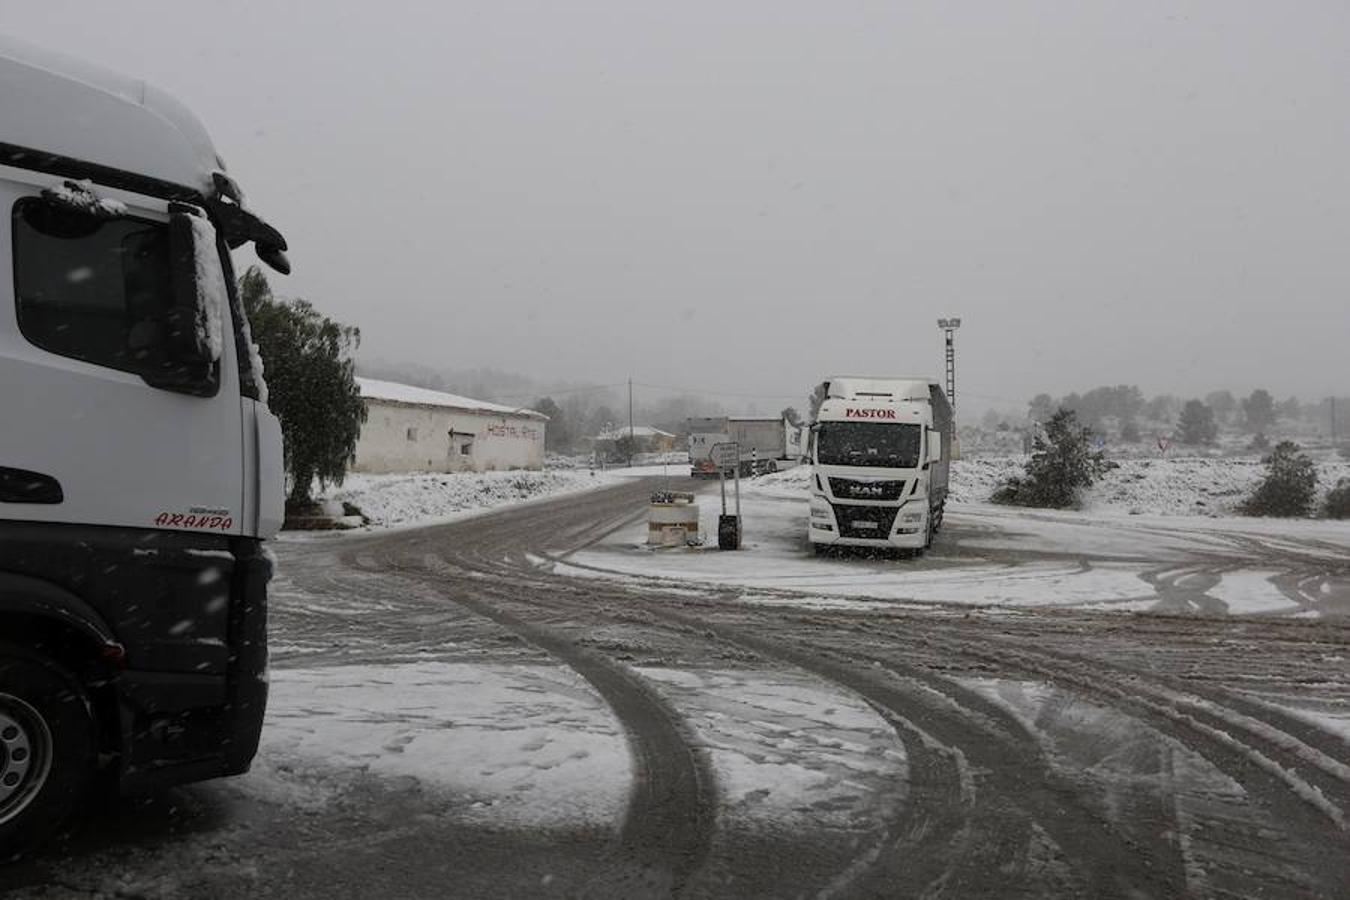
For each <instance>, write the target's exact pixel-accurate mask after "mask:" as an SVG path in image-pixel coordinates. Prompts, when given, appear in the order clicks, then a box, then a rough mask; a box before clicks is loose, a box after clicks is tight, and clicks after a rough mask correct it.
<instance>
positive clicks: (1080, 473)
mask: <svg viewBox="0 0 1350 900" xmlns="http://www.w3.org/2000/svg"><path fill="white" fill-rule="evenodd" d="M1107 466H1108V464H1107V462H1106V458H1105V457H1104V456H1103V455H1102V452H1101V451H1100V450H1093V449H1092V431H1091V429H1088V428H1084V427H1082V426H1080V425H1079V424H1078V417H1077V416H1076V415H1075V414H1074V412H1073V411H1072V410H1068V409H1060V410H1059V411H1058V412H1056V413H1055V414H1054V415H1053V416H1051V417H1050V421H1048V422H1046V423H1045V427H1044V430H1043V433H1039V434H1037V435H1036V439H1035V442H1034V444H1033V448H1032V453H1031V459H1030V460H1029V461H1028V462H1027V469H1026V475H1025V476H1015V477H1013V478H1011V479H1009V480H1008V481H1007V482H1005V483H1004V484H1003V485H1002V486H1000V487H999V489H998V490H996V491H995V492H994V496H993V498H992V499H993V501H994V502H995V503H1005V504H1010V505H1015V506H1037V507H1048V508H1051V509H1063V508H1064V507H1067V506H1072V505H1074V503H1076V502H1077V500H1078V492H1079V490H1081V489H1082V488H1085V487H1088V486H1089V485H1091V484H1092V483H1093V482H1094V481H1096V480H1097V478H1099V477H1100V476H1101V474H1102V473H1103V472H1105V471H1106V469H1107Z"/></svg>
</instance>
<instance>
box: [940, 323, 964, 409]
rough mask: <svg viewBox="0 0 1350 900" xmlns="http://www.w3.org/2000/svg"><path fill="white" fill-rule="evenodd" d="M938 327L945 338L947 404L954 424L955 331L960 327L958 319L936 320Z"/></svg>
mask: <svg viewBox="0 0 1350 900" xmlns="http://www.w3.org/2000/svg"><path fill="white" fill-rule="evenodd" d="M937 323H938V327H939V328H941V329H942V330H943V332H945V333H946V336H947V402H948V403H950V404H951V405H952V422H953V427H955V422H956V329H958V328H960V327H961V320H960V319H938V320H937Z"/></svg>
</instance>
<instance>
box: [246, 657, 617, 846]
mask: <svg viewBox="0 0 1350 900" xmlns="http://www.w3.org/2000/svg"><path fill="white" fill-rule="evenodd" d="M270 690H271V692H270V696H269V699H268V707H267V722H266V725H265V727H264V729H263V743H262V747H261V749H260V751H259V760H258V762H259V763H261V765H258V766H255V768H256V769H257V770H258V774H257V775H253V774H251V775H249V776H248V777H247V778H245V779H244V780H243V781H242V782H240V786H241V789H243V790H245V791H253V792H256V793H259V794H262V795H264V796H267V797H275V796H276V793H277V789H278V778H277V777H275V775H269V772H275V771H276V770H278V769H279V768H286V769H304V770H317V771H318V772H320V773H328V774H330V775H331V774H340V773H342V772H346V773H348V774H352V773H357V772H362V773H367V772H368V773H370V774H372V775H377V776H380V777H384V778H397V777H411V778H415V779H417V781H418V782H419V783H421V784H422V785H423V787H424V788H426V789H428V790H436V791H441V792H443V793H444V795H445V797H446V800H447V808H446V813H447V814H448V815H452V816H456V817H458V818H462V819H467V820H475V819H478V820H482V821H485V822H490V823H493V824H502V823H517V824H522V825H536V826H544V827H548V826H558V827H562V826H575V825H577V824H593V825H600V826H606V825H611V824H613V823H614V822H615V821H617V820H618V818H619V815H620V813H621V810H622V809H623V806H624V804H625V802H626V800H627V796H628V790H629V782H630V779H631V778H632V765H631V762H630V759H629V755H628V748H627V743H626V741H625V738H624V736H623V732H622V728H621V727H620V725H619V723H618V722H617V720H615V719H614V718H613V716H612V714H611V713H610V712H609V709H608V707H607V706H606V704H605V703H604V701H603V700H602V699H601V698H600V697H599V695H597V694H596V693H595V692H594V690H592V688H591V687H590V686H589V685H588V684H587V683H586V682H585V681H584V680H583V679H582V678H581V677H580V676H578V675H577V674H576V673H574V672H571V671H570V670H568V669H566V668H563V667H551V666H540V665H528V666H527V665H477V664H466V663H443V662H424V663H418V664H410V665H392V666H391V665H380V666H372V665H357V666H336V667H326V668H310V669H274V670H273V671H272V678H271V689H270ZM286 780H293V779H286Z"/></svg>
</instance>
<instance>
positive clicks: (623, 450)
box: [610, 428, 638, 465]
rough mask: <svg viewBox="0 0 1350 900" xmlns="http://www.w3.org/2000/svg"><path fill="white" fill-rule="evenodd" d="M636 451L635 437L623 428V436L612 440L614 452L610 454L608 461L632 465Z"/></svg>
mask: <svg viewBox="0 0 1350 900" xmlns="http://www.w3.org/2000/svg"><path fill="white" fill-rule="evenodd" d="M637 452H638V442H637V438H635V437H633V436H632V435H631V434H629V433H628V429H627V428H625V429H624V433H623V437H621V438H619V439H618V440H617V441H615V442H614V453H613V454H612V455H611V456H610V462H622V463H626V464H628V465H632V463H633V456H634V455H635V454H637Z"/></svg>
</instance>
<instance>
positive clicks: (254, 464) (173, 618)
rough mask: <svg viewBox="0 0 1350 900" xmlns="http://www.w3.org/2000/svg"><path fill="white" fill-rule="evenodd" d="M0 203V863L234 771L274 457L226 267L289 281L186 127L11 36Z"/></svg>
mask: <svg viewBox="0 0 1350 900" xmlns="http://www.w3.org/2000/svg"><path fill="white" fill-rule="evenodd" d="M0 204H3V207H4V211H5V214H4V215H3V216H0V385H3V387H4V389H3V390H0V423H3V427H0V860H3V859H6V858H11V857H13V856H14V855H16V854H17V853H19V852H21V851H23V850H25V849H27V848H30V847H31V846H32V845H34V844H35V843H36V842H38V841H40V840H41V839H42V838H43V837H44V836H46V835H48V834H50V833H51V832H52V831H53V830H54V829H56V828H57V827H58V826H59V824H60V823H61V822H62V820H63V819H65V818H66V817H67V816H68V815H69V814H70V813H71V812H72V810H73V809H75V808H76V806H77V805H78V803H79V802H80V800H81V799H82V797H83V796H84V795H85V793H86V791H87V789H88V788H90V787H91V786H92V785H93V784H94V783H95V782H100V783H105V784H107V785H110V786H115V787H118V788H121V789H122V790H123V791H126V792H132V791H140V790H144V789H149V788H157V787H162V786H166V785H172V784H178V783H182V782H189V781H197V780H202V779H206V778H213V777H216V776H222V775H232V774H237V773H241V772H244V771H246V770H247V769H248V768H249V765H250V762H251V760H252V759H253V756H254V753H255V751H256V749H257V746H258V737H259V732H260V729H261V727H262V720H263V710H264V707H265V704H266V698H267V682H266V668H267V642H266V620H267V584H268V580H269V578H270V575H271V569H272V567H271V564H270V562H269V556H268V554H267V552H266V551H265V549H264V546H263V542H264V541H265V540H266V539H267V538H269V537H271V536H273V535H274V534H275V533H276V532H277V531H278V530H279V529H280V527H281V523H282V515H283V473H282V444H281V431H280V428H279V424H278V421H277V419H276V418H275V417H274V416H273V415H272V413H271V412H269V410H268V407H267V402H266V386H265V384H264V382H263V378H262V374H263V373H262V368H261V363H260V361H259V358H258V356H257V353H256V348H255V346H254V344H253V342H252V339H251V336H250V333H249V327H248V321H247V319H246V318H245V315H244V310H243V308H242V306H241V304H240V300H239V297H238V295H237V293H236V290H235V276H234V272H233V270H232V267H231V257H230V252H231V250H233V249H236V248H239V247H241V246H243V245H245V244H249V243H252V244H253V246H254V249H255V251H256V253H257V255H258V256H259V258H260V259H262V260H263V261H264V262H267V263H269V264H270V265H271V266H273V267H274V268H276V269H279V270H281V271H283V272H285V271H288V270H289V263H288V262H287V260H286V256H285V250H286V241H285V239H284V238H283V237H282V236H281V234H280V233H278V232H277V230H276V229H275V228H273V227H272V226H270V225H268V224H267V223H266V222H264V221H263V220H262V219H261V218H259V217H258V216H257V215H256V214H255V213H253V212H252V211H251V210H250V209H249V207H248V206H247V205H246V204H245V201H244V197H243V194H242V192H241V191H240V190H239V188H238V186H237V184H236V183H235V182H234V181H233V179H232V178H231V177H230V176H229V175H228V174H226V172H225V170H224V166H223V164H222V163H221V161H220V158H219V156H218V155H217V154H216V151H215V149H214V147H213V146H212V144H211V140H210V138H209V137H208V136H207V133H206V130H205V129H204V128H203V126H202V124H201V123H200V122H199V121H198V120H197V118H196V117H195V116H194V115H193V114H192V113H191V112H190V111H188V110H187V108H186V107H184V106H182V105H181V104H180V103H178V102H177V101H175V100H174V99H173V98H171V97H169V96H168V95H166V94H164V93H162V92H160V91H159V90H157V89H155V88H154V87H152V86H150V85H147V84H145V83H143V82H141V81H139V80H136V79H132V78H127V77H123V76H121V75H117V74H115V73H112V72H108V71H105V70H102V69H100V68H96V67H94V66H90V65H86V64H84V63H82V62H80V61H77V60H71V59H68V58H65V57H63V56H61V55H58V54H53V53H49V52H46V51H43V50H40V49H37V48H34V47H31V46H29V45H27V44H24V43H22V42H19V41H15V40H12V39H9V38H0Z"/></svg>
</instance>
